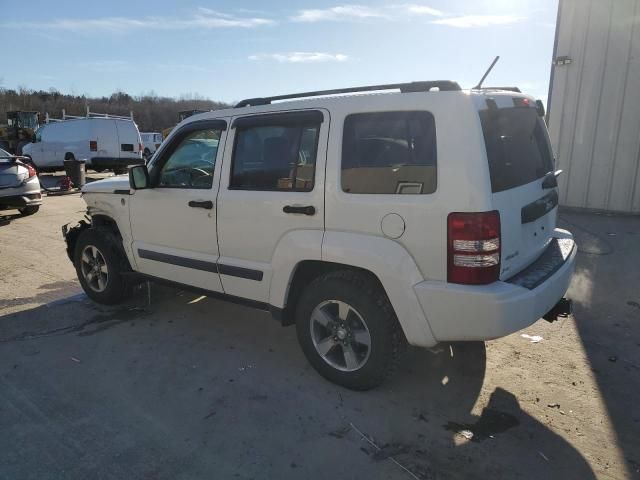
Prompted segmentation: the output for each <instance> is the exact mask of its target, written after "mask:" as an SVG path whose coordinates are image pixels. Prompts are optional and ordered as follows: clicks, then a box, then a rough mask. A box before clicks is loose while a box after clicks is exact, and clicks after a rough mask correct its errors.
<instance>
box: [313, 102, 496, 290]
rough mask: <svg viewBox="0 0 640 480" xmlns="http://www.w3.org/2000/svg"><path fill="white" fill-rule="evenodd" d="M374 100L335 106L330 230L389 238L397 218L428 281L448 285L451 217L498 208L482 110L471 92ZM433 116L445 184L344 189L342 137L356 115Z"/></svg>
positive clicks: (401, 239) (328, 189) (404, 242)
mask: <svg viewBox="0 0 640 480" xmlns="http://www.w3.org/2000/svg"><path fill="white" fill-rule="evenodd" d="M367 97H368V98H366V101H357V102H355V101H352V102H344V101H343V102H336V103H335V105H334V108H332V109H331V118H332V125H331V139H330V141H329V150H328V158H327V175H326V229H327V232H329V231H342V232H353V233H360V234H366V235H372V236H376V237H383V238H384V234H383V232H382V229H381V222H382V219H383V217H384V216H385V215H387V214H390V213H395V214H397V215H400V216H401V217H402V218H403V219H404V223H405V231H404V233H403V234H402V236H400V237H399V238H397V239H393V240H392V241H393V242H396V243H398V244H399V245H400V246H402V247H403V248H404V249H405V250H406V251H407V252H408V254H409V255H410V256H411V257H413V259H414V261H415V263H416V264H417V265H418V268H419V271H420V272H421V275H422V277H423V278H424V279H429V280H438V281H446V276H447V258H446V240H447V216H448V215H449V213H451V212H464V211H484V210H489V209H490V207H491V205H490V201H491V196H490V191H491V190H490V181H489V173H488V169H487V165H486V161H485V162H484V164H483V160H484V156H483V154H482V146H483V145H484V143H483V139H482V132H481V129H480V125H479V121H478V115H477V111H476V110H475V107H474V106H473V102H472V101H471V98H470V96H469V95H468V94H466V93H464V92H429V93H407V94H403V95H370V96H367ZM416 110H424V111H428V112H431V113H432V114H433V116H434V118H435V125H436V143H437V187H436V191H435V192H434V193H432V194H425V195H379V194H373V195H372V194H350V193H345V192H343V191H342V186H341V161H342V133H343V127H344V120H345V118H346V116H347V115H348V114H351V113H358V112H382V111H416Z"/></svg>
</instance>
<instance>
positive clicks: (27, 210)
mask: <svg viewBox="0 0 640 480" xmlns="http://www.w3.org/2000/svg"><path fill="white" fill-rule="evenodd" d="M38 210H40V205H29V206H27V207H22V208H19V209H18V211H19V212H20V215H22V216H23V217H28V216H29V215H33V214H34V213H37V212H38Z"/></svg>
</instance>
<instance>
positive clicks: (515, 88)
mask: <svg viewBox="0 0 640 480" xmlns="http://www.w3.org/2000/svg"><path fill="white" fill-rule="evenodd" d="M480 90H506V91H508V92H516V93H522V92H521V91H520V89H519V88H518V87H482V88H480Z"/></svg>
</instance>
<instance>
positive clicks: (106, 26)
mask: <svg viewBox="0 0 640 480" xmlns="http://www.w3.org/2000/svg"><path fill="white" fill-rule="evenodd" d="M274 23H275V22H274V21H273V20H271V19H269V18H264V17H246V16H237V15H233V14H228V13H224V12H219V11H217V10H212V9H210V8H204V7H199V8H198V9H197V10H196V11H195V12H194V13H193V15H192V16H190V17H186V18H174V17H144V18H129V17H102V18H58V19H53V20H51V21H48V22H13V23H9V24H3V26H5V27H14V28H36V29H50V30H62V31H68V32H76V33H95V32H111V33H122V32H127V31H130V30H187V29H194V28H200V29H215V28H255V27H260V26H264V25H273V24H274Z"/></svg>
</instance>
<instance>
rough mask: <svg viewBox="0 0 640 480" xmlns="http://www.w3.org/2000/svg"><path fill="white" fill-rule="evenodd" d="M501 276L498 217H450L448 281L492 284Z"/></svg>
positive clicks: (485, 214)
mask: <svg viewBox="0 0 640 480" xmlns="http://www.w3.org/2000/svg"><path fill="white" fill-rule="evenodd" d="M499 275H500V213H499V212H498V211H497V210H494V211H491V212H479V213H451V214H449V217H448V219H447V281H449V282H451V283H462V284H468V285H480V284H486V283H492V282H495V281H496V280H498V277H499Z"/></svg>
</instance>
